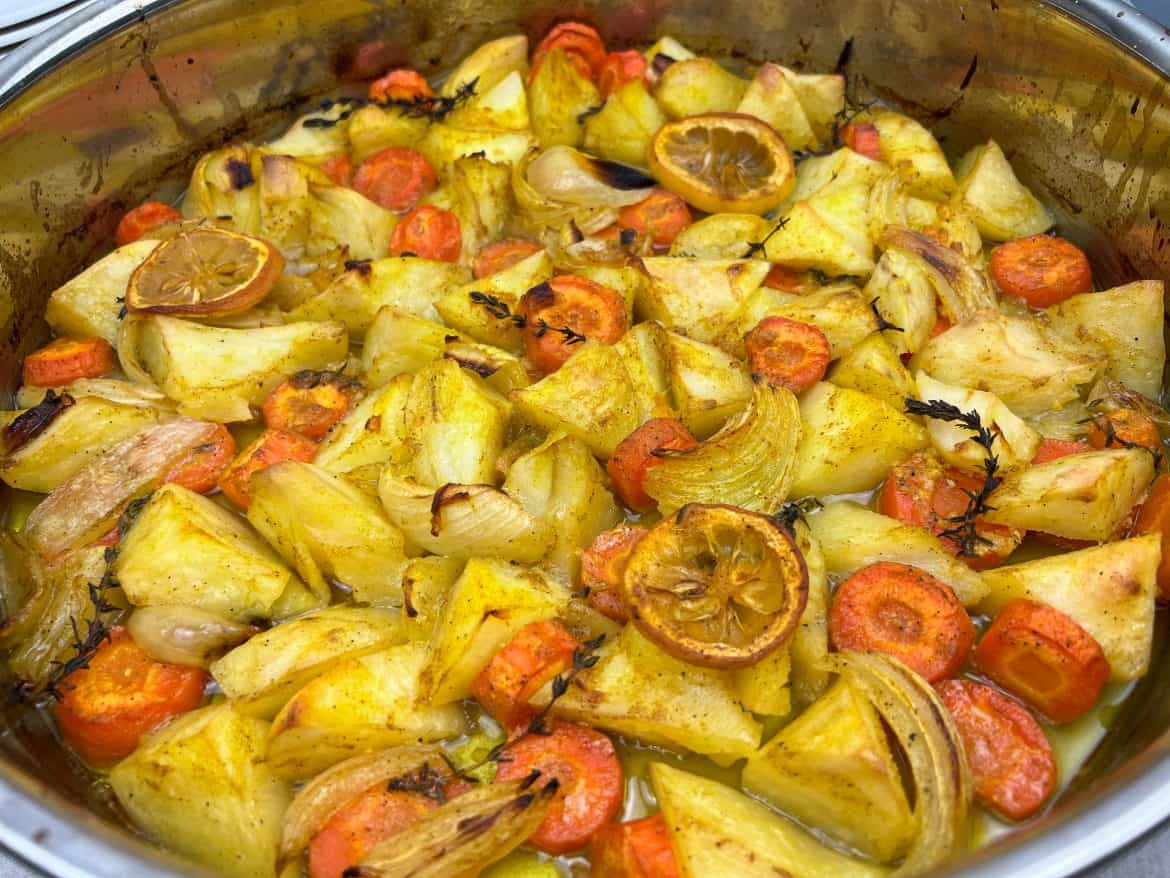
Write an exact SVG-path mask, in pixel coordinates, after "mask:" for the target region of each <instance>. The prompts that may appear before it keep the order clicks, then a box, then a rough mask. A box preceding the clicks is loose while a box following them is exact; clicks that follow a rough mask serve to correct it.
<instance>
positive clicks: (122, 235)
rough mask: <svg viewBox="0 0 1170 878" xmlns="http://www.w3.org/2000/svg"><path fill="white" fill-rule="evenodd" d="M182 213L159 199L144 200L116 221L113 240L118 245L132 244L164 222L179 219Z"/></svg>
mask: <svg viewBox="0 0 1170 878" xmlns="http://www.w3.org/2000/svg"><path fill="white" fill-rule="evenodd" d="M182 218H183V215H182V214H181V213H179V212H178V211H177V210H175V209H174V208H173V207H171V206H170V205H169V204H163V203H162V202H161V201H145V202H143V203H142V204H140V205H138V206H137V207H135V208H131V209H130V210H128V211H126V215H125V216H123V217H122V219H121V220H119V221H118V228H117V229H116V230H115V231H114V240H115V241H117V242H118V246H119V247H124V246H126V245H127V244H133V243H134V242H135V241H137V240H138V239H139V238H141V237H142V236H143V235H145V234H146V233H147V232H149V231H150V230H151V229H153V228H157V227H158V226H161V225H165V224H166V223H173V222H176V221H177V220H181V219H182Z"/></svg>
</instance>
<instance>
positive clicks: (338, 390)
mask: <svg viewBox="0 0 1170 878" xmlns="http://www.w3.org/2000/svg"><path fill="white" fill-rule="evenodd" d="M360 390H361V385H360V384H359V383H358V382H356V381H354V380H353V379H352V378H347V377H345V376H344V375H342V374H341V373H340V372H314V371H312V370H305V371H303V372H298V373H297V374H296V375H294V376H293V377H292V378H290V379H288V380H287V381H285V382H284V383H283V384H281V385H279V386H278V387H277V388H276V389H275V390H273V391H272V393H271V394H270V395H269V397H268V399H266V400H264V405H263V406H261V409H260V410H261V412H263V414H264V423H265V425H266V426H268V427H270V428H271V429H273V430H288V431H289V432H291V433H300V434H301V435H302V436H305V437H307V438H309V439H323V438H324V437H325V434H326V433H328V432H329V430H330V429H331V428H332V427H333V425H334V424H336V423H337V422H338V421H340V420H341V419H342V418H344V417H345V414H346V412H348V411H349V410H350V407H351V406H353V403H354V400H355V399H357V396H358V393H359V391H360Z"/></svg>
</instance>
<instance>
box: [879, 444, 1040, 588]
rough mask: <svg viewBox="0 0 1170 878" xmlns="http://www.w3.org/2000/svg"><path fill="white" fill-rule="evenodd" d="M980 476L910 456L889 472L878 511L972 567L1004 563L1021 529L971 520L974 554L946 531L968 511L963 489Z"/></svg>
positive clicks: (925, 456) (926, 457) (976, 484)
mask: <svg viewBox="0 0 1170 878" xmlns="http://www.w3.org/2000/svg"><path fill="white" fill-rule="evenodd" d="M979 487H980V484H979V479H977V478H976V477H974V476H971V475H968V474H967V473H964V472H962V471H960V470H958V469H955V468H954V467H944V466H943V465H942V463H941V462H940V461H939V460H938V459H936V458H935V457H933V456H931V455H929V454H915V455H912V456H911V457H910V458H909V459H907V460H906V461H904V462H902V463H900V464H898V465H897V466H896V467H894V469H893V470H891V471H890V476H889V478H888V479H887V480H886V483H885V484H884V485H883V486H882V489H881V492H880V493H879V494H878V511H879V512H881V513H882V514H883V515H888V516H889V517H890V518H896V519H898V520H899V521H904V522H905V523H906V524H913V525H916V526H918V527H923V528H926V529H927V530H928V531H930V532H931V533H933V534H934V535H935V536H937V537H938V538H939V540H940V541H941V542H942V544H943V545H944V546H945V547H946V548H947V550H948V551H949V552H951V554H953V555H957V556H958V557H960V558H962V559H963V561H965V562H966V563H967V565H968V566H969V567H972V568H974V569H976V570H985V569H987V568H989V567H994V566H996V565H997V564H1001V563H1003V562H1004V561H1005V560H1006V559H1007V557H1008V556H1009V555H1011V553H1012V552H1014V551H1015V550H1016V549H1017V548H1018V547H1019V545H1020V543H1021V542H1023V539H1024V532H1023V531H1020V530H1016V529H1014V528H1010V527H1006V526H1005V525H999V524H988V523H987V522H985V521H982V520H981V519H977V520H976V523H975V532H976V534H977V535H978V537H979V539H978V540H977V541H976V543H975V546H974V549H975V553H974V554H973V555H965V554H962V552H961V550H962V548H963V547H962V544H961V543H960V542H959V541H958V540H957V539H956V538H955V537H954V536H953V535H952V534H948V531H950V530H951V529H952V528H954V527H955V526H956V525H957V523H958V522H957V521H956V519H957V518H960V517H962V516H963V514H964V513H965V512H966V511H967V504H968V498H969V495H968V493H967V492H968V491H977V490H978V489H979Z"/></svg>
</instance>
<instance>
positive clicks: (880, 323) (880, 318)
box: [869, 296, 906, 332]
mask: <svg viewBox="0 0 1170 878" xmlns="http://www.w3.org/2000/svg"><path fill="white" fill-rule="evenodd" d="M869 310H870V311H872V312H873V316H874V317H876V318H877V328H878V332H886V331H887V330H888V331H890V332H905V331H906V330H905V329H903V328H902V327H901V326H899V325H898V324H896V323H891V322H890V321H889V320H887V319H886V315H884V314H883V313H882V312H881V311H880V310H879V309H878V297H877V296H874V297H873V298H872V299H870V300H869Z"/></svg>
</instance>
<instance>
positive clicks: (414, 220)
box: [390, 204, 463, 262]
mask: <svg viewBox="0 0 1170 878" xmlns="http://www.w3.org/2000/svg"><path fill="white" fill-rule="evenodd" d="M462 250H463V230H462V229H461V228H460V225H459V217H457V216H455V214H453V213H451V211H449V210H444V209H443V208H441V207H435V206H433V205H430V204H424V205H422V206H421V207H416V208H415V209H414V210H412V211H411V212H410V213H408V214H406V216H404V217H403V218H402V219H401V220H400V221H399V223H398V225H396V226H395V227H394V233H393V234H392V235H391V236H390V253H391V255H392V256H418V257H420V258H422V259H435V260H438V261H439V262H455V261H457V260H458V259H459V253H460V252H461V251H462Z"/></svg>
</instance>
